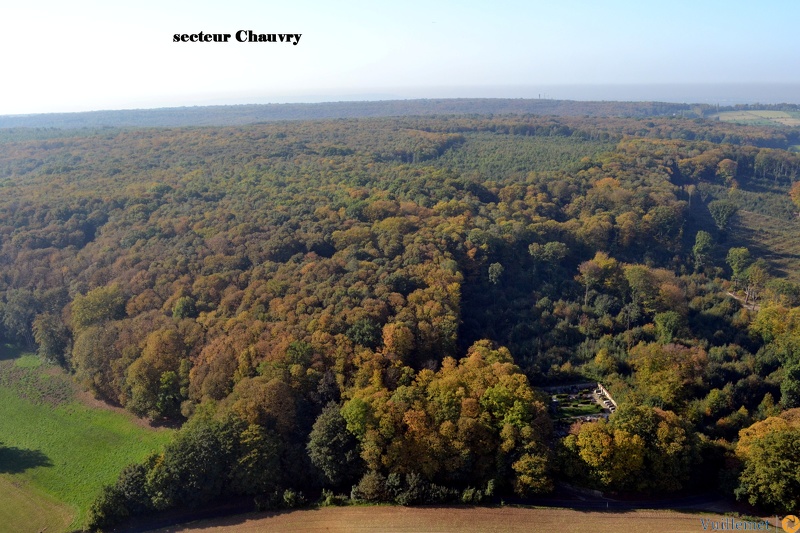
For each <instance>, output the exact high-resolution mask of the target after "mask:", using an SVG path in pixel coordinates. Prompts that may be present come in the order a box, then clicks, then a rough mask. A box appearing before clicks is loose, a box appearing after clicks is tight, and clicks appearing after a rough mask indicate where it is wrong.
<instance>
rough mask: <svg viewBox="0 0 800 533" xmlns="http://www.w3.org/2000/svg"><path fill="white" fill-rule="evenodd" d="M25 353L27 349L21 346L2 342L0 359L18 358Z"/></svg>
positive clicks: (0, 344)
mask: <svg viewBox="0 0 800 533" xmlns="http://www.w3.org/2000/svg"><path fill="white" fill-rule="evenodd" d="M23 353H25V350H24V349H22V348H21V347H20V346H16V345H14V344H8V343H0V361H6V360H9V359H17V358H18V357H19V356H21V355H22V354H23Z"/></svg>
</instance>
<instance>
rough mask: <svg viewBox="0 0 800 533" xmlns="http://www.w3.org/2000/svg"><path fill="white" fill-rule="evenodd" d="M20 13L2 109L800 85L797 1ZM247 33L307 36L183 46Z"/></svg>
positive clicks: (577, 0)
mask: <svg viewBox="0 0 800 533" xmlns="http://www.w3.org/2000/svg"><path fill="white" fill-rule="evenodd" d="M5 3H6V4H9V3H10V0H8V1H7V2H5ZM16 4H17V5H4V6H3V8H2V10H0V50H2V52H0V54H1V55H0V73H2V77H0V114H17V113H42V112H55V111H85V110H95V109H124V108H145V107H165V106H183V105H205V104H215V103H267V102H302V101H329V100H346V99H356V98H361V99H367V98H370V99H376V98H380V99H384V98H397V97H399V98H408V97H425V96H430V97H442V96H451V97H470V96H489V95H491V96H509V97H536V96H537V94H541V93H542V92H545V93H546V92H547V91H548V88H547V87H548V86H550V85H565V84H595V85H597V84H640V83H644V84H653V83H753V82H759V83H800V59H799V58H800V56H798V51H800V46H799V45H800V43H799V42H798V29H797V28H798V22H799V21H800V2H798V1H796V0H784V1H778V0H763V1H762V2H753V1H752V0H749V1H746V2H745V1H738V0H726V1H706V0H691V1H685V0H671V1H669V2H667V1H664V2H652V1H649V0H637V1H628V0H552V1H547V2H544V1H538V0H528V1H504V0H495V1H493V2H478V1H473V2H470V1H465V0H462V1H459V2H455V1H437V0H405V1H392V2H383V1H379V0H373V1H363V2H362V1H330V0H329V1H315V0H284V1H280V2H279V1H255V0H254V1H237V0H226V1H225V2H221V1H218V0H216V1H214V2H210V1H203V0H200V1H198V0H193V1H191V2H189V1H170V0H158V1H153V0H137V1H136V2H129V3H127V5H126V4H124V3H123V2H111V1H108V0H102V1H94V0H72V1H63V0H59V1H56V0H52V1H51V0H26V2H24V3H23V2H17V3H16ZM238 30H252V31H253V32H255V33H276V34H280V33H293V34H294V33H299V34H302V37H301V38H300V42H299V44H298V45H297V46H294V45H291V44H285V43H240V42H236V40H235V39H234V38H233V37H232V38H231V39H230V41H229V42H227V43H174V42H173V34H175V33H189V34H191V33H199V32H200V31H202V32H204V33H229V34H231V35H234V34H235V33H236V32H237V31H238ZM497 87H502V90H500V89H495V88H497ZM552 96H554V97H558V95H552Z"/></svg>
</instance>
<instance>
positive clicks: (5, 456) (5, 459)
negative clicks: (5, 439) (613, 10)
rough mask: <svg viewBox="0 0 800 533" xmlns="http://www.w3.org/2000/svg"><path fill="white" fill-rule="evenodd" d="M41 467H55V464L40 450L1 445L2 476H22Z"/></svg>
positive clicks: (0, 471) (0, 466)
mask: <svg viewBox="0 0 800 533" xmlns="http://www.w3.org/2000/svg"><path fill="white" fill-rule="evenodd" d="M39 466H53V463H52V462H51V461H50V458H49V457H47V456H46V455H45V454H43V453H42V452H41V451H39V450H23V449H22V448H17V447H14V446H2V445H0V474H20V473H22V472H24V471H26V470H28V469H31V468H36V467H39Z"/></svg>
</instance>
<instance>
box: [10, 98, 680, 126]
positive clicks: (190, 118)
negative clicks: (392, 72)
mask: <svg viewBox="0 0 800 533" xmlns="http://www.w3.org/2000/svg"><path fill="white" fill-rule="evenodd" d="M689 111H690V106H688V105H686V104H672V103H665V102H579V101H573V100H547V99H545V100H542V99H535V100H534V99H523V98H516V99H509V98H450V99H419V100H383V101H375V102H326V103H319V104H246V105H227V106H197V107H176V108H161V109H133V110H118V111H87V112H80V113H47V114H38V115H6V116H0V128H61V129H63V128H99V127H132V126H133V127H185V126H234V125H244V124H253V123H257V122H268V121H276V120H319V119H339V118H367V117H399V116H411V115H420V116H424V115H489V114H497V115H507V114H517V115H520V114H522V115H556V116H595V117H603V116H624V117H650V116H665V115H666V116H670V115H673V114H677V113H687V112H689Z"/></svg>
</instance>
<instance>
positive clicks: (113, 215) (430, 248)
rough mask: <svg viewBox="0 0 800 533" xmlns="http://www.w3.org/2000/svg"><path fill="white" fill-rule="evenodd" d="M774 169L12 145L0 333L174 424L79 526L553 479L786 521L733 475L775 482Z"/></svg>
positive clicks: (150, 132) (706, 132)
mask: <svg viewBox="0 0 800 533" xmlns="http://www.w3.org/2000/svg"><path fill="white" fill-rule="evenodd" d="M15 135H17V137H15ZM795 143H797V132H796V131H794V130H788V129H766V128H757V127H753V126H736V125H733V124H724V123H717V122H711V121H702V120H689V119H683V118H678V117H669V118H664V117H661V118H659V117H650V118H644V119H636V118H613V117H605V118H589V117H563V118H555V117H534V116H511V115H508V116H496V117H481V116H477V115H476V116H460V117H459V116H441V117H407V118H383V119H339V120H330V121H324V120H320V121H299V122H291V123H290V122H278V123H269V124H254V125H248V126H237V127H192V128H173V129H166V128H164V129H157V128H142V129H105V130H99V131H77V132H75V134H74V135H63V136H59V137H52V138H45V139H31V138H30V136H28V135H26V134H25V133H24V132H17V134H9V135H7V136H6V137H4V138H3V140H2V144H0V188H1V189H2V194H0V246H1V247H2V254H1V255H0V261H2V275H0V295H2V308H0V317H2V321H1V324H0V326H1V328H0V334H2V337H3V339H4V340H5V341H6V342H12V343H16V344H20V345H24V346H26V347H28V348H30V349H36V350H37V351H38V353H39V354H40V355H41V357H43V358H46V359H48V360H51V361H53V362H55V363H57V364H60V365H62V366H63V367H64V368H65V369H67V370H68V371H69V372H71V373H73V374H74V376H75V378H76V380H78V381H79V382H80V383H81V384H82V385H83V386H84V387H85V388H87V389H88V390H90V391H91V392H92V393H93V394H94V395H95V396H96V397H98V398H100V399H102V400H104V401H106V402H109V403H112V404H115V405H119V406H122V407H125V408H126V409H128V410H130V411H131V412H133V413H135V414H136V415H138V416H145V417H149V418H152V419H155V420H161V421H171V422H173V423H181V424H184V425H183V429H182V430H181V431H180V432H179V433H178V437H177V438H176V440H175V441H174V442H173V443H171V444H170V445H169V446H168V447H167V448H166V449H165V450H164V451H163V452H161V453H159V454H156V455H154V456H152V457H151V458H150V459H148V461H146V462H145V463H143V464H139V465H132V466H131V467H129V468H128V469H126V470H125V471H124V472H123V473H122V474H121V476H120V478H119V480H118V482H117V483H116V484H115V485H112V486H109V487H107V488H106V490H105V491H104V492H103V494H101V495H100V497H99V498H98V501H97V502H96V505H95V508H94V514H93V516H94V520H95V523H96V524H97V525H102V524H107V523H111V522H113V521H115V520H119V519H120V518H123V517H125V516H128V515H132V514H139V513H142V512H145V511H147V510H153V509H166V508H170V507H174V506H197V505H201V504H205V503H207V502H210V501H213V500H215V499H217V498H220V497H226V496H231V495H250V496H254V497H256V498H257V501H259V502H260V504H259V505H261V506H263V507H270V506H271V507H274V506H278V505H296V504H298V502H300V501H302V499H303V497H304V494H305V495H309V494H319V493H320V491H323V490H324V491H332V492H330V493H329V494H333V493H334V492H335V493H337V494H341V493H344V494H346V495H348V496H351V497H352V498H353V499H356V500H363V501H395V502H398V503H403V504H411V503H422V502H443V501H456V500H458V501H464V502H479V501H481V500H482V499H484V498H490V497H492V496H493V495H495V494H515V495H517V496H525V497H527V496H530V495H534V494H541V493H545V492H547V491H549V490H551V489H552V487H553V486H554V483H555V481H556V480H568V481H570V482H572V483H576V484H580V485H583V486H589V487H593V488H598V489H601V490H608V491H616V492H639V493H651V494H652V493H664V492H671V491H678V490H682V489H685V488H687V487H692V486H694V487H698V486H706V487H709V486H710V487H716V486H718V485H719V484H720V483H721V484H722V486H724V487H726V490H728V492H729V493H730V494H731V495H732V494H734V492H735V493H736V494H737V495H738V496H739V497H740V498H743V499H748V500H749V501H751V502H752V503H755V504H759V505H763V506H764V507H765V508H766V507H769V508H781V506H784V505H786V506H791V505H795V506H796V504H797V503H798V502H797V501H796V495H797V492H794V493H793V492H792V491H793V490H794V489H792V488H789V489H787V491H786V494H775V493H770V492H769V491H766V490H765V488H764V483H765V482H766V481H765V480H764V479H762V478H761V477H759V475H758V471H759V470H758V469H759V467H758V466H757V465H759V464H761V463H763V462H764V461H771V460H772V459H773V458H776V457H779V458H782V459H785V460H788V461H796V454H795V455H791V454H793V453H794V452H793V451H792V450H793V448H792V447H791V446H787V445H786V443H787V442H789V441H790V440H791V439H792V438H794V433H792V432H796V429H797V428H796V427H795V426H796V424H794V421H795V418H796V417H793V416H790V415H787V414H786V413H791V412H793V411H790V410H791V409H793V408H797V407H800V348H799V347H800V326H799V325H798V324H800V320H798V312H799V311H798V304H800V287H798V285H797V284H796V281H798V280H797V278H796V277H793V276H792V275H791V273H792V272H797V271H798V269H797V267H798V264H797V254H796V250H795V249H793V248H792V246H793V245H792V242H794V241H792V240H791V239H788V240H787V239H782V238H781V235H782V234H781V233H780V232H781V231H786V232H788V234H790V235H791V232H792V231H796V229H797V222H796V212H797V206H796V205H795V204H794V203H792V200H793V199H794V197H795V196H796V194H794V192H792V195H790V191H794V190H795V189H796V187H794V188H793V185H795V184H796V183H797V181H798V180H797V178H798V170H800V156H798V155H797V154H796V153H792V152H790V151H788V148H789V147H790V146H791V145H792V144H795ZM753 228H764V231H765V232H771V233H769V234H770V235H775V239H774V240H768V241H766V242H764V241H762V240H759V239H758V238H757V234H756V232H755V230H753ZM795 235H796V233H795ZM585 381H591V382H602V383H603V384H604V385H605V386H606V387H607V388H608V390H609V391H610V393H611V394H612V395H613V396H614V398H615V399H616V403H617V404H619V409H617V410H616V411H615V412H614V413H613V414H611V415H610V416H609V417H608V419H607V420H599V421H597V420H592V421H587V420H586V419H585V417H574V418H569V417H564V416H562V414H560V412H559V409H558V408H557V407H554V405H553V402H552V395H551V394H549V393H545V392H543V391H542V387H548V386H554V385H559V384H569V383H577V382H585ZM781 421H782V422H781ZM787 454H789V455H787ZM730 465H733V467H732V468H729V466H730ZM732 472H733V473H732ZM739 474H741V476H740V475H739ZM720 476H722V478H724V479H723V481H720V482H719V483H718V480H719V479H721V478H720ZM725 476H728V477H727V478H726V477H725ZM323 494H325V493H323ZM792 498H795V499H794V500H793V499H792ZM786 509H789V507H786Z"/></svg>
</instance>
